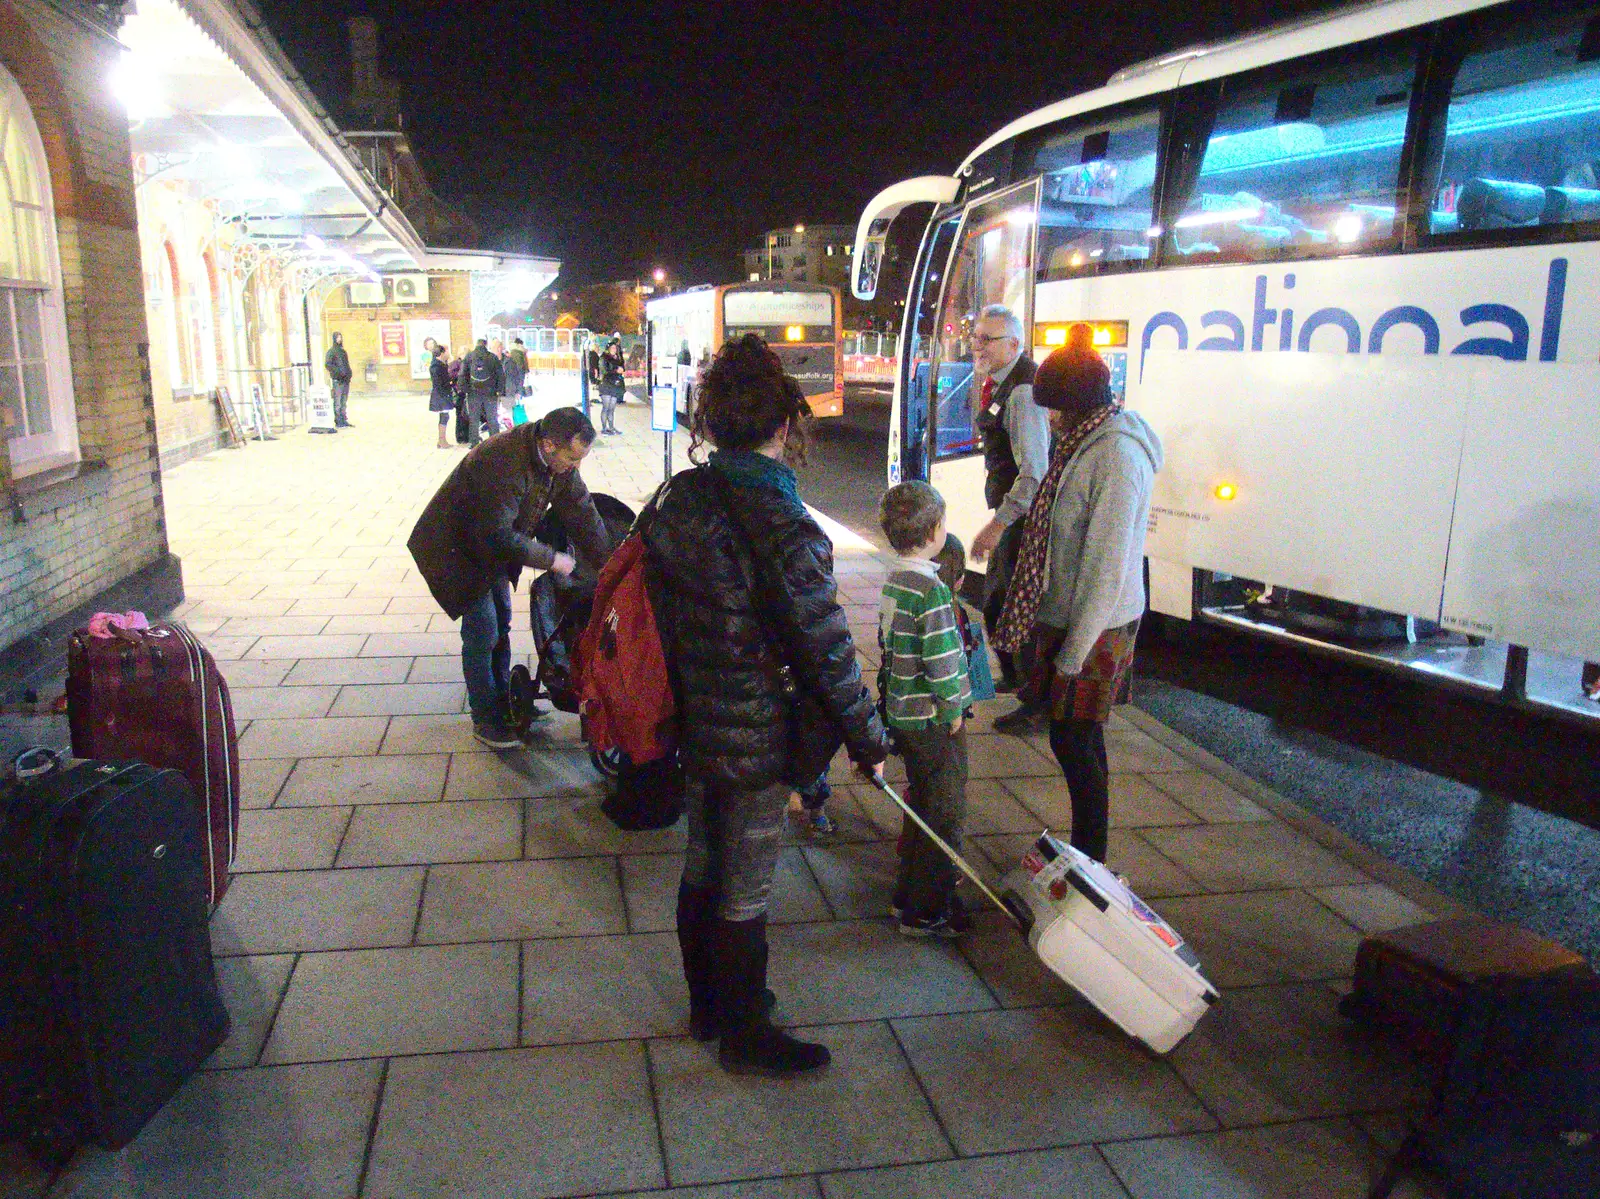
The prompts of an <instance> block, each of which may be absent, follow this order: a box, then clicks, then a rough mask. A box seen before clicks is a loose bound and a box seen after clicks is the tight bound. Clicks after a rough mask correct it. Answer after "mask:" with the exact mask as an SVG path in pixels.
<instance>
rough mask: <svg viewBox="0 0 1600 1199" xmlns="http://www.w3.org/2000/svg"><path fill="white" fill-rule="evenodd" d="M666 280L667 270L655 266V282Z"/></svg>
mask: <svg viewBox="0 0 1600 1199" xmlns="http://www.w3.org/2000/svg"><path fill="white" fill-rule="evenodd" d="M666 281H667V272H666V271H664V270H662V269H661V268H660V267H656V282H657V283H665V282H666Z"/></svg>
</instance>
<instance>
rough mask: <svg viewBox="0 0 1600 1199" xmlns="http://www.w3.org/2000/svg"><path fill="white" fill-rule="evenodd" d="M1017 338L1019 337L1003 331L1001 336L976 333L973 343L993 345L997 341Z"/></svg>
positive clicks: (973, 336)
mask: <svg viewBox="0 0 1600 1199" xmlns="http://www.w3.org/2000/svg"><path fill="white" fill-rule="evenodd" d="M1016 340H1017V338H1015V337H1012V336H1011V334H1009V333H1002V334H1001V335H1000V336H999V337H990V336H988V335H987V334H985V333H974V334H973V335H972V344H973V345H975V346H992V345H993V344H994V343H995V342H997V341H1016Z"/></svg>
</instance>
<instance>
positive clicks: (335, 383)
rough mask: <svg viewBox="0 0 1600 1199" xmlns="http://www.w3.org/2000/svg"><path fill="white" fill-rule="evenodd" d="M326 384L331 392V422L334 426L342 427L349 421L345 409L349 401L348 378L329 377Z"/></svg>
mask: <svg viewBox="0 0 1600 1199" xmlns="http://www.w3.org/2000/svg"><path fill="white" fill-rule="evenodd" d="M328 384H329V391H331V392H332V393H333V423H334V426H335V427H336V428H342V427H343V426H345V425H348V424H349V423H350V418H349V416H348V415H346V411H345V410H346V407H347V406H348V405H349V402H350V380H349V379H330V380H328Z"/></svg>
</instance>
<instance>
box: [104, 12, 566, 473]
mask: <svg viewBox="0 0 1600 1199" xmlns="http://www.w3.org/2000/svg"><path fill="white" fill-rule="evenodd" d="M122 38H123V41H124V43H125V44H126V46H127V48H128V53H127V56H126V58H125V60H124V62H123V64H122V66H121V68H120V70H119V73H118V91H119V92H120V93H121V95H122V96H123V98H124V102H125V104H126V106H127V117H128V123H129V129H130V137H131V143H132V151H133V155H134V159H133V161H134V177H135V180H136V182H137V185H138V186H137V194H138V211H139V232H140V239H141V242H142V244H143V250H144V270H145V297H146V315H147V320H148V324H149V330H150V343H151V351H150V370H151V378H152V385H153V392H154V397H155V414H156V429H157V435H158V438H159V442H160V451H161V461H162V463H163V464H164V465H167V466H171V465H174V464H176V463H178V462H182V461H184V460H185V459H187V458H191V457H193V456H195V455H197V454H204V453H209V452H210V451H212V450H214V449H216V448H218V447H219V446H220V445H222V444H224V443H225V442H226V440H227V439H228V437H229V430H228V422H227V420H226V417H225V415H224V397H226V401H227V402H229V403H231V404H232V405H234V407H235V409H236V410H237V411H238V412H240V413H242V414H244V416H245V417H246V418H249V417H250V416H251V415H252V414H254V413H255V412H257V411H258V410H259V411H260V412H262V413H264V415H265V417H266V419H267V421H268V422H269V423H271V424H272V425H274V426H278V427H285V426H292V425H295V424H298V423H299V422H300V421H301V420H302V419H303V417H304V413H305V407H306V405H305V400H306V393H307V390H308V388H309V387H311V386H312V385H314V384H322V383H326V381H327V380H326V379H325V378H324V377H323V367H322V363H323V359H324V356H325V354H326V352H327V348H328V345H329V344H330V339H331V334H332V332H333V328H334V321H333V318H332V316H331V315H330V313H333V312H336V313H337V314H338V316H339V322H340V323H341V325H342V327H344V329H345V331H346V333H347V337H348V341H349V344H348V346H347V348H348V349H349V351H350V356H351V362H352V365H353V366H354V367H355V368H356V378H355V380H354V388H353V389H354V390H356V391H357V392H361V391H374V390H380V389H384V388H391V389H393V390H403V391H409V390H421V389H425V388H424V387H422V386H419V382H420V381H419V380H417V379H416V378H415V374H416V371H417V365H416V357H417V355H418V354H419V353H420V352H421V346H422V340H423V338H424V336H426V335H433V334H432V333H431V332H430V333H429V334H426V335H424V334H422V333H420V332H418V322H429V321H431V322H435V323H436V324H437V323H438V322H449V326H450V327H449V333H448V336H449V337H450V338H457V337H462V336H465V335H466V332H470V331H481V330H482V329H484V328H486V327H487V326H488V325H489V324H490V323H492V321H493V319H494V316H495V315H496V313H497V312H498V311H499V308H498V306H499V305H501V304H502V303H504V304H506V305H510V306H516V305H518V304H520V305H521V306H524V307H525V306H526V305H527V304H529V303H531V302H532V300H533V298H534V297H535V296H536V295H537V294H538V292H539V291H540V290H541V289H542V288H543V287H544V286H546V285H547V284H548V283H549V281H550V280H551V279H553V278H554V277H555V275H556V273H557V272H558V271H559V264H558V263H551V262H548V261H547V260H542V259H541V260H534V259H524V260H518V261H515V262H512V261H510V260H508V258H507V256H505V255H500V254H494V253H489V252H484V251H477V250H473V249H471V248H456V247H459V246H462V245H463V244H465V245H467V246H469V247H470V245H471V244H472V243H475V242H476V240H477V230H476V229H475V228H474V227H473V225H472V223H471V221H469V220H467V219H466V218H465V217H463V216H461V215H460V214H458V213H456V212H454V211H453V210H451V209H450V208H449V207H448V206H447V205H445V204H444V203H443V202H442V201H441V200H439V198H438V197H437V196H436V195H435V194H434V193H433V191H432V189H431V188H430V187H429V186H428V184H427V180H426V179H425V177H424V176H423V175H422V171H421V168H420V166H419V165H418V164H417V161H416V159H415V157H414V156H413V155H412V153H411V150H410V147H409V144H408V143H407V141H406V139H405V137H404V134H403V131H402V121H401V117H400V112H399V89H398V85H396V84H395V83H394V81H393V80H389V79H386V78H385V77H383V76H382V75H381V74H380V73H379V71H378V68H377V62H376V46H377V32H376V28H375V26H373V25H372V24H371V22H369V21H365V20H356V21H352V22H351V38H352V60H353V64H354V75H353V80H352V93H351V102H350V108H351V110H352V111H353V112H355V113H357V114H358V116H359V117H360V119H361V121H362V122H363V124H364V125H365V126H366V128H364V129H362V130H360V131H357V132H355V133H346V132H344V131H343V130H341V129H340V127H339V125H338V124H337V123H336V122H335V121H334V119H333V118H332V117H331V116H330V115H329V113H328V111H327V110H326V109H325V108H324V107H323V106H322V104H321V103H320V102H319V101H318V100H317V98H316V97H315V96H313V95H312V94H311V92H310V91H309V90H307V88H306V86H305V85H304V83H303V82H302V81H301V79H300V76H299V74H298V72H296V71H295V69H294V68H293V66H292V65H291V64H290V63H289V61H288V59H287V58H286V57H285V56H284V53H283V51H282V50H281V48H279V47H278V45H277V43H276V42H275V41H274V40H273V38H272V36H271V34H270V33H269V32H268V31H267V30H266V28H265V27H264V26H263V24H262V23H261V19H260V16H259V14H258V13H256V12H255V10H254V9H253V8H252V7H251V6H250V5H249V3H248V0H141V2H140V4H139V6H138V10H137V12H136V13H134V12H130V14H129V15H128V17H127V19H126V21H125V22H124V24H123V27H122ZM440 246H442V247H448V248H445V249H437V248H436V247H440ZM473 280H476V281H475V282H474V281H473ZM352 287H354V289H355V291H356V293H357V296H356V298H354V299H353V298H352V295H351V290H352ZM458 324H459V325H460V326H464V327H466V329H465V331H464V330H463V328H458V327H457V326H458ZM430 328H431V326H430ZM414 334H415V336H413V335H414ZM441 340H444V339H443V338H441ZM369 363H370V364H371V366H372V368H373V369H372V370H371V371H370V372H369V371H368V369H367V366H368V364H369ZM257 397H259V398H260V400H261V401H262V402H261V404H260V406H259V409H258V406H257V405H256V404H255V403H254V402H253V401H254V400H255V399H256V398H257Z"/></svg>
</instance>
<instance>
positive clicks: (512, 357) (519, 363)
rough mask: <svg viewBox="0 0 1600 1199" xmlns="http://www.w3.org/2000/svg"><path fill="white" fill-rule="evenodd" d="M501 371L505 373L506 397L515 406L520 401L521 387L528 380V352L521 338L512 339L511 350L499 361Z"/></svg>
mask: <svg viewBox="0 0 1600 1199" xmlns="http://www.w3.org/2000/svg"><path fill="white" fill-rule="evenodd" d="M501 369H502V370H504V371H505V377H506V389H505V394H506V397H507V398H508V399H509V400H510V401H511V402H512V403H513V404H515V403H517V402H518V401H520V400H521V399H522V395H523V387H524V385H525V384H526V383H527V380H528V350H527V347H526V346H524V345H523V342H522V338H520V337H517V338H513V339H512V342H511V348H510V349H509V350H507V351H506V356H505V358H503V359H502V360H501Z"/></svg>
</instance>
